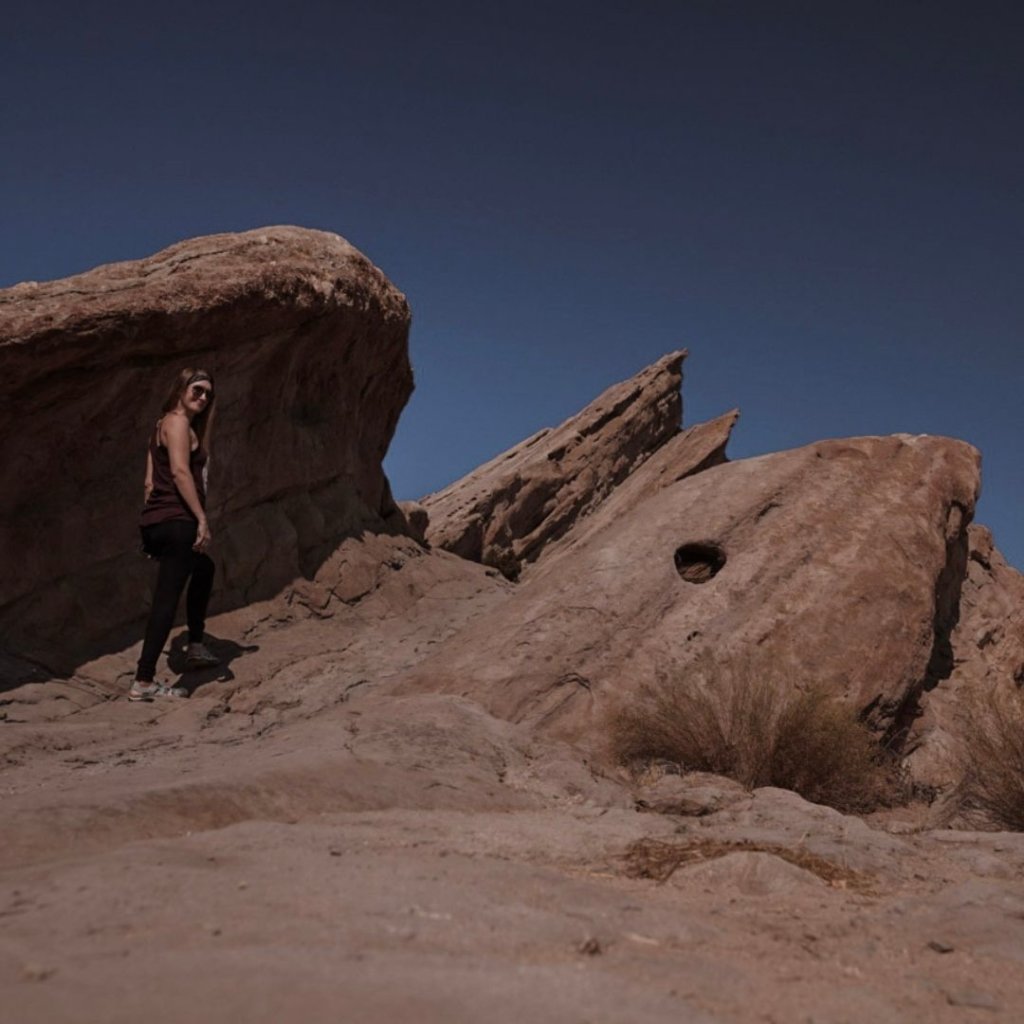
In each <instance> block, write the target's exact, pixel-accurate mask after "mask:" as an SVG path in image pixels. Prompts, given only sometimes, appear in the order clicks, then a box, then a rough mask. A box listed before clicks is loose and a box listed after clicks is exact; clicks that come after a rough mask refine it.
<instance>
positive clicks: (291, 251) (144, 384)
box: [0, 228, 412, 670]
mask: <svg viewBox="0 0 1024 1024" xmlns="http://www.w3.org/2000/svg"><path fill="white" fill-rule="evenodd" d="M408 327H409V309H408V306H407V304H406V302H405V299H404V297H403V296H402V295H401V293H399V292H398V291H397V290H396V289H395V288H394V287H393V286H392V285H391V284H390V283H389V282H388V281H387V279H386V278H385V277H384V275H383V274H381V272H380V271H379V270H378V269H377V268H376V267H374V266H373V264H371V263H370V262H369V260H367V259H366V258H365V257H364V256H362V255H361V254H360V253H359V252H357V251H356V250H355V249H354V248H353V247H352V246H351V245H349V244H348V243H347V242H346V241H345V240H344V239H342V238H340V237H338V236H337V235H332V234H328V233H326V232H320V231H307V230H301V229H298V228H266V229H263V230H258V231H250V232H246V233H243V234H238V235H214V236H210V237H207V238H200V239H194V240H192V241H188V242H183V243H181V244H180V245H175V246H172V247H171V248H169V249H165V250H164V251H163V252H160V253H157V254H156V255H155V256H151V257H149V258H147V259H143V260H138V261H135V262H131V263H119V264H115V265H112V266H106V267H100V268H98V269H96V270H93V271H90V272H89V273H85V274H81V275H79V276H77V277H72V278H68V279H66V280H63V281H55V282H50V283H47V284H35V283H27V284H21V285H18V286H16V287H14V288H10V289H7V290H6V291H3V292H0V389H2V392H3V396H2V397H3V400H2V402H0V430H2V431H3V436H4V437H6V438H8V439H16V443H11V444H9V446H8V449H9V450H8V452H7V454H6V456H5V457H4V459H3V462H2V464H0V493H2V494H3V495H4V504H5V513H6V514H5V515H4V516H3V519H2V522H0V560H2V562H3V565H4V567H5V569H6V570H7V571H5V572H4V574H3V578H2V579H0V637H3V641H2V643H3V645H4V646H6V647H8V648H9V649H13V650H16V651H17V652H19V653H21V654H23V655H27V656H29V657H30V658H32V659H33V660H35V661H37V662H39V663H41V664H42V665H44V666H49V667H50V668H57V669H63V670H69V669H71V668H73V666H74V665H75V664H77V663H78V662H80V661H81V660H82V658H83V657H85V656H86V655H88V654H90V653H94V652H95V650H96V649H97V644H99V645H100V646H103V645H105V644H106V645H113V644H116V643H117V642H118V641H120V642H121V643H124V642H125V641H126V640H127V639H130V637H131V635H132V634H133V632H137V629H138V621H139V616H140V612H141V611H142V610H144V608H145V606H146V604H147V603H148V589H149V586H150V575H151V568H150V566H149V565H147V564H146V563H145V560H144V559H142V558H141V556H139V555H138V554H137V553H136V550H137V548H138V542H137V532H136V521H137V517H138V510H139V508H140V507H141V504H142V478H143V472H144V468H145V457H146V446H147V443H148V438H149V435H150V432H151V431H152V429H153V425H154V423H155V421H156V420H157V418H158V417H159V415H160V406H161V403H162V401H163V399H164V396H165V394H166V393H167V390H168V388H169V387H170V385H171V383H172V381H173V379H174V377H175V375H176V374H177V372H178V371H179V370H180V369H181V368H182V367H184V366H201V367H203V368H205V369H207V370H210V371H211V372H212V373H213V375H214V377H215V378H216V384H217V408H216V422H215V425H214V436H213V445H212V460H211V486H210V511H211V520H212V521H213V522H215V523H217V524H218V529H219V532H218V536H217V544H218V548H219V549H220V551H221V553H222V557H221V558H220V559H219V562H220V567H221V572H220V577H219V579H218V581H217V588H216V597H215V601H216V605H215V607H219V608H229V607H237V606H239V605H241V604H244V603H248V602H250V601H253V600H256V599H258V598H261V597H267V596H270V595H271V594H274V593H276V592H278V591H279V590H280V589H281V588H282V587H283V586H285V585H286V584H287V583H288V582H289V581H291V580H292V579H294V578H296V577H298V576H307V577H308V576H313V575H314V574H315V573H316V571H317V569H318V567H319V566H320V564H321V563H322V561H323V560H324V559H325V558H326V557H327V556H328V555H329V554H330V553H331V552H332V551H333V550H334V549H335V548H336V547H337V545H338V543H339V541H340V540H341V538H342V537H344V536H345V535H347V534H350V533H352V532H354V531H356V530H358V529H361V528H371V529H375V530H379V529H383V528H386V524H391V527H392V528H396V529H402V526H401V521H402V520H401V516H400V515H396V511H395V506H394V503H393V501H392V500H391V495H390V491H389V488H388V483H387V480H386V479H385V476H384V473H383V471H382V469H381V460H382V458H383V456H384V453H385V452H386V450H387V447H388V444H389V442H390V440H391V436H392V434H393V432H394V429H395V425H396V424H397V422H398V416H399V413H400V412H401V410H402V408H403V406H404V405H405V403H406V401H407V400H408V398H409V395H410V394H411V392H412V372H411V369H410V366H409V360H408V347H407V335H408Z"/></svg>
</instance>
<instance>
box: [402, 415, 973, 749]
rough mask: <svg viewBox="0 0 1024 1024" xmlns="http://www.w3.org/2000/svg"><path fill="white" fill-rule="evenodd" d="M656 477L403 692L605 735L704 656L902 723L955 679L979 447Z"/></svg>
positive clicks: (936, 447) (853, 448)
mask: <svg viewBox="0 0 1024 1024" xmlns="http://www.w3.org/2000/svg"><path fill="white" fill-rule="evenodd" d="M660 468H661V467H658V466H656V464H655V463H654V460H648V461H647V462H646V463H644V464H643V465H641V466H640V467H639V469H637V470H635V472H634V474H633V478H632V479H631V480H630V481H629V483H628V487H630V488H635V489H636V491H637V493H638V494H639V495H640V497H639V498H638V500H637V501H636V504H635V505H634V506H633V508H632V509H631V510H630V514H628V515H624V514H622V509H621V506H619V507H616V506H615V503H614V501H609V502H606V503H605V504H604V505H603V506H602V507H601V508H599V509H597V510H596V511H595V512H594V513H593V515H592V516H590V517H589V519H588V520H587V521H586V524H585V526H581V527H578V529H581V530H582V531H583V532H581V535H580V537H579V538H578V539H577V538H576V537H575V536H570V537H569V538H567V539H566V542H565V543H564V544H562V545H559V546H558V547H556V548H553V549H552V551H551V553H550V555H548V556H546V557H545V558H544V559H543V560H542V561H541V562H540V563H539V564H538V565H537V566H536V567H534V568H532V569H531V571H530V573H529V574H528V575H527V576H526V577H525V578H524V581H523V582H522V583H520V584H519V586H518V588H517V590H516V592H515V593H513V594H512V595H511V596H510V598H509V599H508V600H507V601H506V602H505V603H504V604H503V605H502V606H501V607H500V608H498V609H496V610H495V612H494V613H493V614H492V615H491V616H489V617H488V619H487V621H486V622H482V621H481V622H478V623H477V624H475V625H474V626H471V627H470V628H468V629H467V630H465V631H464V632H463V633H462V634H460V635H459V636H457V637H455V638H453V640H451V641H450V642H449V643H448V644H446V646H445V648H444V649H443V650H442V651H440V652H439V653H438V654H437V655H436V656H435V657H433V658H431V659H428V660H427V661H426V662H424V663H423V664H422V665H420V666H418V668H417V669H416V670H415V671H414V672H413V673H411V674H410V676H409V677H408V678H407V679H406V680H405V681H404V683H403V687H405V688H407V689H408V690H410V691H415V690H420V689H441V690H444V691H447V692H454V693H459V694H462V695H465V696H469V697H471V698H472V699H474V700H478V701H480V702H481V703H483V704H484V706H485V707H487V708H488V709H489V710H490V711H492V713H494V714H497V715H498V716H499V717H504V718H509V719H512V720H514V721H526V722H531V723H534V724H535V725H536V726H537V727H539V728H542V729H545V730H549V731H550V732H551V733H553V734H556V735H559V736H561V737H564V738H569V739H572V740H577V741H586V742H597V741H598V739H599V737H600V736H602V735H603V733H604V731H605V728H606V727H605V724H604V722H603V719H602V716H603V714H604V713H605V712H606V711H607V710H608V709H609V707H611V706H613V705H614V703H615V702H616V701H620V700H624V699H625V700H628V699H630V697H631V695H632V694H635V692H636V688H637V687H638V685H639V684H642V683H645V682H650V681H652V680H655V679H658V678H664V679H667V680H669V681H670V682H676V683H682V682H683V681H684V680H685V679H686V677H687V673H688V672H692V671H693V670H694V666H695V664H696V663H697V662H698V659H700V658H705V659H706V658H708V657H710V659H711V660H712V661H713V662H714V663H715V664H716V665H718V666H720V667H721V670H722V671H723V672H728V673H732V674H745V675H749V676H751V677H752V678H755V679H763V678H768V679H771V680H773V681H775V682H777V684H778V685H779V686H780V687H784V688H787V689H788V688H792V687H794V686H798V685H801V684H802V685H808V684H812V683H821V684H824V685H826V686H828V687H830V688H831V689H832V690H833V691H834V692H835V694H836V695H837V696H838V697H841V698H844V699H846V700H847V701H849V702H850V703H851V704H852V705H854V706H855V707H857V708H858V709H860V710H863V711H865V713H868V714H869V715H870V717H871V719H872V720H873V721H874V722H875V723H876V724H877V725H878V726H879V727H880V728H886V729H888V730H890V731H891V732H892V734H894V735H895V734H896V733H897V732H898V731H899V730H900V729H901V728H904V726H905V720H906V719H907V718H911V717H912V715H913V713H914V711H915V709H916V700H917V697H918V695H919V694H920V692H921V690H922V688H923V687H925V686H926V685H934V683H935V682H936V681H937V680H938V678H941V674H942V672H943V671H945V667H944V663H943V660H942V658H941V657H940V656H939V653H937V652H940V653H941V652H942V651H944V650H945V649H946V647H947V646H948V643H949V633H950V632H951V630H952V628H953V626H954V625H955V622H954V615H953V611H954V610H955V607H956V603H957V599H958V594H959V585H960V580H961V579H962V574H963V570H964V567H965V565H966V561H967V532H966V531H967V524H968V522H969V521H970V518H971V515H972V514H973V510H974V503H975V500H976V496H977V493H978V486H979V476H978V474H979V457H978V453H977V451H976V450H975V449H974V448H972V447H971V446H970V445H968V444H965V443H962V442H959V441H953V440H949V439H945V438H938V437H929V436H909V435H897V436H892V437H864V438H852V439H848V440H842V441H824V442H820V443H818V444H813V445H809V446H807V447H805V448H800V449H796V450H793V451H788V452H781V453H778V454H774V455H766V456H761V457H758V458H752V459H744V460H741V461H738V462H731V463H727V464H724V465H719V466H715V467H713V468H710V469H706V470H704V471H703V472H701V473H698V474H696V475H693V476H689V477H685V478H684V479H682V480H678V481H675V482H670V483H668V484H667V486H662V487H661V489H658V488H657V487H656V486H655V484H654V482H653V481H651V480H650V479H648V473H654V472H657V470H658V469H660ZM663 476H664V474H663V473H659V476H658V479H659V480H661V479H662V478H663ZM644 495H648V496H646V497H644ZM575 533H576V531H575V530H574V531H573V534H574V535H575Z"/></svg>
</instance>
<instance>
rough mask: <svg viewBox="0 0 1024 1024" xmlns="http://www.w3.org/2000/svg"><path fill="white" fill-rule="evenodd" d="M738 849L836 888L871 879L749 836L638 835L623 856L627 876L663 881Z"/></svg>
mask: <svg viewBox="0 0 1024 1024" xmlns="http://www.w3.org/2000/svg"><path fill="white" fill-rule="evenodd" d="M737 851H747V852H757V853H770V854H772V855H774V856H776V857H779V858H780V859H782V860H784V861H787V862H788V863H790V864H795V865H796V866H797V867H798V868H803V869H804V870H806V871H810V872H812V873H813V874H815V875H817V876H818V877H819V878H821V879H823V880H824V881H825V882H827V883H828V884H829V885H830V886H832V887H833V888H836V889H857V890H859V891H861V892H867V891H869V890H870V889H871V886H872V883H873V880H872V878H871V877H870V876H869V875H865V874H863V873H861V872H859V871H852V870H851V869H850V868H844V867H842V866H840V865H839V864H834V863H833V862H832V861H830V860H827V859H826V858H824V857H819V856H818V855H817V854H815V853H811V852H810V851H809V850H804V849H796V850H792V849H790V848H789V847H788V846H780V845H779V844H778V843H757V842H753V841H752V840H738V841H733V842H730V841H726V840H719V839H698V840H695V841H693V842H687V843H666V842H664V841H662V840H660V839H638V840H636V842H634V843H630V845H629V847H628V848H627V849H626V852H625V854H624V856H623V858H622V860H623V865H624V867H625V872H626V875H627V876H628V877H629V878H653V879H654V880H655V881H656V882H665V881H667V880H668V879H669V878H671V877H672V875H673V873H674V872H675V871H676V869H677V868H680V867H682V866H683V865H685V864H696V863H699V862H701V861H708V860H715V859H717V858H718V857H724V856H725V855H726V854H727V853H735V852H737Z"/></svg>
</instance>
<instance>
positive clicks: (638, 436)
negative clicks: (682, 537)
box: [422, 350, 687, 578]
mask: <svg viewBox="0 0 1024 1024" xmlns="http://www.w3.org/2000/svg"><path fill="white" fill-rule="evenodd" d="M686 355H687V353H686V351H685V350H682V351H678V352H671V353H669V354H668V355H665V356H663V357H662V358H661V359H659V360H658V361H657V362H656V363H653V364H651V365H650V366H648V367H646V368H645V369H643V370H641V371H640V372H639V373H638V374H636V376H634V377H631V378H630V379H629V380H626V381H623V382H621V383H619V384H615V385H613V386H612V387H610V388H608V389H607V390H606V391H605V392H603V393H602V394H601V395H599V396H598V397H597V398H596V399H594V401H593V402H591V403H590V404H589V405H588V406H586V408H584V409H583V410H582V411H581V412H579V413H577V414H576V415H575V416H573V417H571V418H570V419H568V420H566V421H565V422H564V423H563V424H561V426H559V427H555V428H554V429H548V430H542V431H540V432H538V433H537V434H534V435H533V437H531V438H529V439H528V440H526V441H524V442H522V443H521V444H519V445H517V446H516V447H514V448H511V449H509V450H508V451H507V452H504V453H503V454H501V455H499V456H497V457H496V458H494V459H492V460H491V461H490V462H488V463H486V464H485V465H483V466H481V467H480V468H479V469H476V470H474V471H473V472H472V473H470V474H469V475H468V476H466V477H463V478H462V479H461V480H458V481H456V482H455V483H454V484H452V485H451V486H449V487H446V488H445V489H444V490H443V491H438V492H437V493H436V494H431V495H428V496H427V497H426V498H424V499H423V502H422V504H423V506H424V508H425V509H426V511H427V512H428V513H429V516H430V526H429V528H428V531H427V539H428V540H429V541H430V543H431V544H433V545H434V546H436V547H441V548H445V549H447V550H449V551H452V552H454V553H455V554H457V555H461V556H462V557H463V558H469V559H473V560H474V561H480V562H485V563H487V564H489V565H494V566H496V567H497V568H499V569H501V571H502V572H504V573H505V575H506V576H509V577H510V578H515V577H516V576H518V575H519V571H520V569H521V568H522V566H523V564H524V563H526V562H532V561H535V560H536V559H537V558H538V557H539V556H540V554H541V552H542V551H543V550H544V548H545V547H546V546H547V545H548V544H549V543H551V542H552V541H554V540H557V539H558V538H559V537H562V536H563V535H565V534H566V533H567V532H568V531H569V530H570V529H571V528H572V527H573V525H574V524H575V523H576V522H577V520H579V519H580V518H581V517H582V516H586V515H589V514H590V513H591V512H593V511H594V510H595V509H596V508H597V507H598V506H599V505H600V504H601V503H602V502H603V501H604V500H605V498H607V497H608V495H609V494H610V493H611V492H612V491H613V490H614V488H615V487H616V486H617V485H618V484H620V483H621V482H622V481H623V480H625V479H626V478H627V477H628V476H629V475H630V474H631V473H633V472H634V470H636V469H637V467H638V466H640V465H641V464H642V463H644V462H645V461H646V460H647V459H648V458H649V457H650V456H651V455H652V454H653V453H654V452H656V451H658V450H659V449H660V448H661V447H662V446H663V445H664V444H666V442H668V441H670V440H671V439H672V438H674V437H675V436H676V435H678V434H679V431H680V423H681V421H682V411H683V401H682V395H681V393H680V386H681V384H682V379H683V374H682V364H683V360H684V359H685V358H686Z"/></svg>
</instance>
